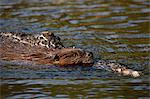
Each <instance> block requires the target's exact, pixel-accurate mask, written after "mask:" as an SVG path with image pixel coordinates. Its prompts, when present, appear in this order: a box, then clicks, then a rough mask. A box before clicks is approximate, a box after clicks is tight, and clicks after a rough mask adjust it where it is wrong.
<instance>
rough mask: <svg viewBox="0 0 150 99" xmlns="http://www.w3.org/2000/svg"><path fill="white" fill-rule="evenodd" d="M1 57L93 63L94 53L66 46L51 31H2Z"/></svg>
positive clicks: (33, 60) (71, 63)
mask: <svg viewBox="0 0 150 99" xmlns="http://www.w3.org/2000/svg"><path fill="white" fill-rule="evenodd" d="M0 53H1V54H0V59H3V60H4V59H5V60H30V61H32V62H36V63H38V64H57V65H61V66H64V65H91V64H93V54H92V53H91V52H87V51H84V50H82V49H74V48H65V47H64V46H63V44H62V43H61V42H60V38H59V37H58V36H55V35H54V34H53V33H51V32H42V33H40V34H37V35H31V34H29V35H28V34H27V33H26V34H25V33H14V32H6V33H4V32H1V33H0Z"/></svg>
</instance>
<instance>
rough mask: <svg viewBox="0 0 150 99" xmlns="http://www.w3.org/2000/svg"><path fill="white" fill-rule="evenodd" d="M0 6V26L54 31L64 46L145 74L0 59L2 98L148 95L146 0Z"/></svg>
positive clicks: (26, 1)
mask: <svg viewBox="0 0 150 99" xmlns="http://www.w3.org/2000/svg"><path fill="white" fill-rule="evenodd" d="M0 6H1V8H0V18H1V19H0V30H1V31H23V32H40V31H45V30H50V31H54V32H56V34H57V35H59V36H60V37H61V38H62V39H63V43H64V44H65V45H66V46H75V47H77V48H83V49H86V50H88V51H92V52H94V56H95V59H100V58H103V59H109V60H116V61H118V62H121V63H125V64H127V65H128V67H130V68H134V69H137V70H141V71H143V72H144V73H145V75H144V76H142V77H141V78H137V79H134V78H128V77H122V76H120V75H117V74H113V73H111V72H106V71H102V70H95V69H91V68H82V67H80V66H79V67H71V68H58V67H57V66H31V65H27V64H26V66H23V65H12V64H9V65H8V63H7V64H6V63H3V62H0V63H1V64H0V66H1V71H0V72H1V74H0V76H1V80H2V81H1V89H2V90H1V97H2V98H8V99H9V98H11V99H16V98H98V99H99V98H148V97H149V89H150V88H149V83H148V76H149V69H148V68H149V50H150V49H149V34H148V33H149V12H150V10H149V8H148V7H149V2H148V0H130V1H129V0H128V1H126V0H121V1H118V0H94V1H93V0H0Z"/></svg>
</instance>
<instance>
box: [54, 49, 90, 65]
mask: <svg viewBox="0 0 150 99" xmlns="http://www.w3.org/2000/svg"><path fill="white" fill-rule="evenodd" d="M54 59H55V62H54V64H58V65H63V66H65V65H88V66H89V65H92V64H93V54H92V53H91V52H86V51H84V50H82V49H73V48H64V49H61V50H59V51H58V52H57V53H56V55H55V58H54Z"/></svg>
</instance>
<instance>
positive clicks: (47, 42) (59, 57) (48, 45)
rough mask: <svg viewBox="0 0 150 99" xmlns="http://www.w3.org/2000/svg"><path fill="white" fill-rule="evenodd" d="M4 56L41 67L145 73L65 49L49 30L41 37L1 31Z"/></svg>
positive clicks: (1, 56) (74, 49) (76, 50)
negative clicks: (91, 68)
mask: <svg viewBox="0 0 150 99" xmlns="http://www.w3.org/2000/svg"><path fill="white" fill-rule="evenodd" d="M0 53H1V54H0V59H1V60H25V61H26V60H27V61H32V62H34V63H37V64H56V65H60V66H71V65H83V66H92V67H96V68H97V69H105V70H108V71H113V72H116V73H119V74H122V75H128V76H132V77H139V76H140V75H141V74H142V73H141V72H139V71H134V70H132V69H128V68H126V67H125V66H123V65H121V64H119V63H114V62H110V61H106V60H99V61H97V62H94V58H93V53H92V52H88V51H85V50H83V49H79V48H70V47H65V46H64V45H63V44H62V42H61V39H60V38H59V37H58V36H56V35H54V33H52V32H49V31H44V32H41V33H38V34H37V33H32V34H28V33H15V32H0Z"/></svg>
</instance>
